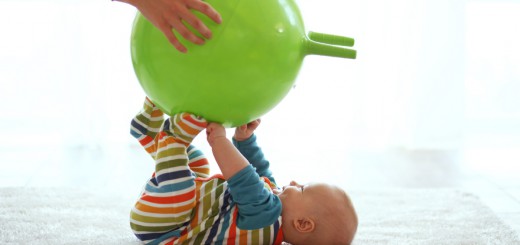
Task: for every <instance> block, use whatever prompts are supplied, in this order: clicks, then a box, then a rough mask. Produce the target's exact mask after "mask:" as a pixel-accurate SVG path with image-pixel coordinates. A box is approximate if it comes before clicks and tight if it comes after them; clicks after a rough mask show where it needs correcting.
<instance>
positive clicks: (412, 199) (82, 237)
mask: <svg viewBox="0 0 520 245" xmlns="http://www.w3.org/2000/svg"><path fill="white" fill-rule="evenodd" d="M351 195H352V198H353V200H354V202H355V205H356V207H357V209H358V214H359V219H360V227H359V231H358V234H357V237H356V239H355V243H354V244H435V245H438V244H507V245H510V244H520V239H519V238H518V235H517V234H515V233H514V232H513V231H512V229H510V228H509V227H508V226H506V225H505V224H504V223H503V222H501V221H500V219H499V218H498V217H497V216H496V215H495V214H494V213H493V212H492V211H491V210H490V209H489V208H487V207H486V206H484V205H483V204H482V203H481V202H480V200H479V199H478V198H477V197H476V196H474V195H472V194H468V193H464V192H460V191H457V190H452V189H434V190H431V189H428V190H420V189H417V190H410V189H398V190H366V191H362V190H358V191H355V192H353V193H351ZM133 198H134V197H133V196H129V195H122V194H114V193H104V192H97V193H96V192H92V191H85V190H74V189H58V188H54V189H53V188H21V189H19V188H2V189H0V221H1V222H0V244H139V242H138V241H137V240H136V239H135V238H134V237H133V234H132V233H131V231H130V229H129V225H128V212H129V209H130V207H131V205H132V203H133Z"/></svg>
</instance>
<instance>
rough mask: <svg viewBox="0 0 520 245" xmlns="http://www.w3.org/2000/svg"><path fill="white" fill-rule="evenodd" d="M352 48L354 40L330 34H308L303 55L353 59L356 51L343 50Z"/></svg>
mask: <svg viewBox="0 0 520 245" xmlns="http://www.w3.org/2000/svg"><path fill="white" fill-rule="evenodd" d="M344 46H346V47H352V46H354V39H353V38H350V37H343V36H337V35H332V34H325V33H318V32H309V33H308V39H306V40H305V54H307V55H324V56H332V57H339V58H348V59H355V58H356V55H357V52H356V50H353V49H349V48H345V47H344Z"/></svg>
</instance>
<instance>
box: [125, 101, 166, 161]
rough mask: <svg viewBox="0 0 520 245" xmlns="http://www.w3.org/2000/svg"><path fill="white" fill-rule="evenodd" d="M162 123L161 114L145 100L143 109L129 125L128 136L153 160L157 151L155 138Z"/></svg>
mask: <svg viewBox="0 0 520 245" xmlns="http://www.w3.org/2000/svg"><path fill="white" fill-rule="evenodd" d="M163 121H164V116H163V112H162V111H161V110H159V108H157V107H155V105H154V104H153V103H152V101H150V100H149V99H148V98H146V99H145V101H144V104H143V109H141V111H140V112H139V113H138V114H137V115H136V116H135V117H134V118H133V119H132V122H131V124H130V134H132V136H134V138H136V139H137V140H138V141H139V143H140V144H141V145H142V146H143V147H144V148H145V150H146V151H147V152H148V153H149V154H150V155H151V156H152V157H153V158H155V152H156V149H157V146H156V143H155V136H156V135H157V133H158V132H159V130H160V128H161V125H162V123H163Z"/></svg>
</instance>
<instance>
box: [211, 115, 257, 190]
mask: <svg viewBox="0 0 520 245" xmlns="http://www.w3.org/2000/svg"><path fill="white" fill-rule="evenodd" d="M206 134H207V138H208V143H209V145H210V146H211V149H212V151H213V156H214V157H215V160H216V162H217V164H218V166H219V168H220V171H221V172H222V175H224V178H225V179H226V180H227V179H229V178H231V177H232V176H234V175H235V174H236V173H238V172H239V171H240V170H242V169H243V168H245V167H247V166H248V165H249V162H248V161H247V159H246V158H245V157H244V156H243V155H242V154H241V153H240V152H239V151H238V149H237V148H236V147H235V146H234V145H233V143H231V141H230V140H229V139H227V138H226V129H225V128H224V127H223V126H222V125H220V124H217V123H210V124H209V125H208V127H207V128H206Z"/></svg>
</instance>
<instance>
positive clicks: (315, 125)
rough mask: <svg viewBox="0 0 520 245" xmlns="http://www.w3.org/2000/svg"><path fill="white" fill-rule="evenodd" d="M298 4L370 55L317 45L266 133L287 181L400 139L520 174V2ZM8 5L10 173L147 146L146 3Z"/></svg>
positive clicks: (0, 25) (2, 87)
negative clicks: (143, 134) (133, 125)
mask: <svg viewBox="0 0 520 245" xmlns="http://www.w3.org/2000/svg"><path fill="white" fill-rule="evenodd" d="M298 3H299V6H300V8H301V11H302V14H303V16H304V20H305V22H306V29H308V30H313V31H318V32H325V33H333V34H338V35H344V36H350V37H354V38H355V39H356V44H355V47H354V48H355V49H356V50H357V51H358V58H357V59H356V60H342V59H335V58H329V57H318V56H309V57H307V58H306V59H305V62H304V65H303V67H302V69H301V72H300V74H299V77H298V78H297V81H296V87H295V89H293V90H292V91H291V92H290V93H289V95H288V96H287V97H286V98H285V99H284V100H283V101H282V102H281V103H280V104H279V105H278V106H277V107H276V108H275V109H274V110H272V111H271V112H269V113H268V114H267V115H266V116H265V117H264V118H263V124H262V126H261V128H260V129H259V130H258V135H259V141H260V143H261V144H262V146H263V148H264V151H265V153H266V156H267V157H268V158H269V159H271V162H272V164H273V169H274V171H275V172H277V173H278V175H277V176H278V178H281V179H282V181H281V182H286V181H288V180H289V179H292V178H298V179H302V180H303V181H307V180H316V179H323V178H335V177H336V178H348V176H349V175H354V174H356V173H355V172H353V171H352V170H351V169H349V167H348V166H349V165H348V162H349V161H351V153H352V152H361V151H362V152H381V151H386V150H389V149H398V150H403V151H413V150H418V149H419V150H420V149H430V150H431V149H435V150H455V151H460V152H462V154H461V156H462V157H463V159H464V161H466V162H468V163H470V164H471V165H472V167H473V168H475V169H479V168H481V167H482V166H480V165H479V164H480V163H483V162H485V161H491V160H492V161H497V165H496V167H499V168H508V169H511V170H512V171H517V172H518V170H519V168H518V167H515V166H517V165H518V163H519V162H520V97H519V93H520V45H518V43H520V27H519V25H518V23H520V15H519V14H518V13H520V3H519V2H517V1H505V0H504V1H497V0H494V1H491V0H490V1H470V0H467V1H452V0H422V1H416V0H396V1H385V0H363V1H362V0H352V1H347V0H321V1H310V0H300V1H299V2H298ZM0 10H1V14H0V33H1V35H0V37H1V38H0V99H1V102H2V103H1V104H0V112H1V114H0V135H1V137H0V177H2V178H4V179H5V178H8V177H9V176H11V177H12V176H13V175H17V174H20V173H21V172H24V171H27V170H28V169H31V168H35V166H40V164H41V159H42V156H44V157H43V158H49V159H51V160H52V159H59V161H63V162H62V163H60V164H59V166H62V167H63V166H65V168H67V169H70V168H72V169H74V166H75V164H77V163H76V162H75V161H74V159H75V157H76V156H74V154H75V153H74V154H69V155H68V157H67V158H61V157H56V156H55V154H61V155H62V154H68V153H67V152H69V153H71V152H78V149H80V150H79V151H80V152H82V154H87V155H89V154H105V155H106V154H108V155H110V152H113V151H112V149H119V150H118V152H121V149H129V151H140V149H139V147H137V145H136V143H135V142H134V140H133V138H131V136H130V135H129V121H130V119H131V118H132V117H133V115H135V113H136V112H137V111H138V110H139V108H140V106H141V103H142V101H143V98H144V94H143V92H142V90H141V88H140V87H139V84H138V82H137V80H136V78H135V76H134V73H133V69H132V65H131V58H130V51H129V50H130V48H129V38H130V31H131V25H132V21H133V18H134V16H135V9H134V8H133V7H131V6H129V5H125V4H123V3H118V2H110V1H106V0H88V1H87V0H85V1H79V0H76V1H65V0H62V1H59V0H54V1H53V0H38V1H29V0H0ZM325 119H326V120H325ZM196 144H197V145H199V146H200V147H201V148H202V149H204V151H206V153H207V154H209V149H208V148H207V146H205V140H204V138H203V137H199V138H198V139H197V141H196ZM482 149H486V151H485V152H487V153H484V152H483V151H482ZM100 152H101V153H100ZM123 152H124V151H123ZM143 154H144V151H143ZM82 156H83V157H84V155H82ZM79 157H81V156H78V158H79ZM13 159H24V160H23V161H17V160H13ZM143 159H146V158H143ZM500 162H503V163H504V164H500ZM14 164H19V165H23V167H20V166H16V167H13V165H14ZM143 164H144V163H143ZM40 167H41V166H40ZM13 169H14V170H15V171H16V173H14V172H13V171H12V170H13ZM331 170H333V171H331ZM10 171H11V172H10ZM35 171H36V170H35ZM289 172H290V174H288V173H289ZM295 176H296V177H295ZM12 183H16V182H12Z"/></svg>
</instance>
